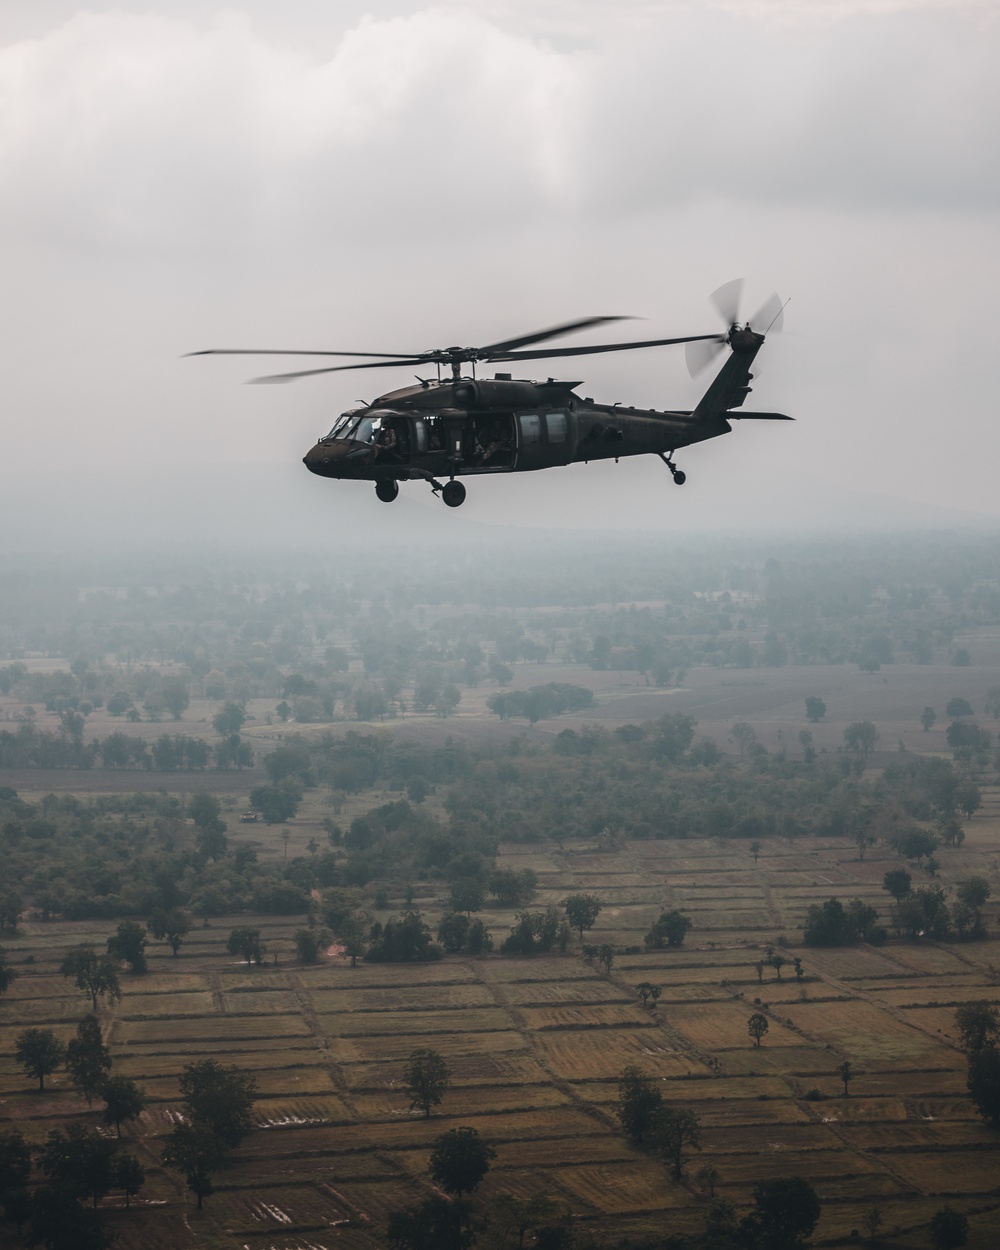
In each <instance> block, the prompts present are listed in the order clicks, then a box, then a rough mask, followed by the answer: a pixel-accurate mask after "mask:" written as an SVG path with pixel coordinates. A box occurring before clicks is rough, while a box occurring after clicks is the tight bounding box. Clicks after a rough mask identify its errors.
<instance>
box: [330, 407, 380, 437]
mask: <svg viewBox="0 0 1000 1250" xmlns="http://www.w3.org/2000/svg"><path fill="white" fill-rule="evenodd" d="M365 414H366V415H364V416H360V415H359V414H358V410H357V409H355V410H354V411H353V412H345V413H344V415H343V416H342V417H340V418H338V420H337V422H336V424H335V425H334V427H333V429H332V430H331V431H330V433H329V434H328V435H327V436H326V437H327V439H345V440H346V439H349V440H350V441H351V442H354V443H369V444H370V443H373V442H374V441H375V436H376V435H377V434H378V432H379V430H380V429H381V428H382V418H383V416H384V415H385V414H383V413H374V414H373V413H372V411H371V409H366V410H365Z"/></svg>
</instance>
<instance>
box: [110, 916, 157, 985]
mask: <svg viewBox="0 0 1000 1250" xmlns="http://www.w3.org/2000/svg"><path fill="white" fill-rule="evenodd" d="M108 954H109V955H110V956H111V958H112V959H117V960H119V961H121V962H123V963H127V964H128V966H129V967H130V968H131V969H132V971H133V972H135V973H137V974H139V975H141V974H143V973H145V972H147V971H148V967H149V965H148V964H147V963H146V930H145V929H144V928H143V926H142V925H141V924H136V922H135V921H134V920H123V921H122V922H121V924H120V925H119V926H118V928H117V930H116V931H115V932H114V933H113V934H112V935H111V937H109V938H108Z"/></svg>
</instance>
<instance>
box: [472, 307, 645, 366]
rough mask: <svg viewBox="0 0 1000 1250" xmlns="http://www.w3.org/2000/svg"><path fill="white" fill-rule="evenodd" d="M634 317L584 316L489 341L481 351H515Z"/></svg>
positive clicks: (483, 353) (484, 352)
mask: <svg viewBox="0 0 1000 1250" xmlns="http://www.w3.org/2000/svg"><path fill="white" fill-rule="evenodd" d="M633 320H634V318H633V317H628V316H626V317H584V318H583V320H582V321H567V322H565V323H564V324H563V325H559V326H552V327H551V329H548V330H539V331H537V333H535V334H523V335H522V336H521V337H520V338H517V339H504V340H503V342H502V343H488V344H487V345H486V346H485V347H480V348H479V351H480V353H481V354H482V355H483V356H485V355H486V354H487V353H493V352H507V351H513V350H514V348H516V347H527V346H529V344H531V343H542V342H544V341H545V339H554V338H556V337H557V335H560V334H573V333H574V332H575V331H577V330H586V329H587V328H588V327H589V326H599V325H604V324H605V322H608V321H633Z"/></svg>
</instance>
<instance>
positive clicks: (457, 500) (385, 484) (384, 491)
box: [375, 477, 465, 508]
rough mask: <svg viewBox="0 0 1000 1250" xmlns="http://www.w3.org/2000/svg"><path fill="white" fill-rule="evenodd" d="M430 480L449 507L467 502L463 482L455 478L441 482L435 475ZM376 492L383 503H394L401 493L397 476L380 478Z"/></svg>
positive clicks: (436, 492) (433, 487)
mask: <svg viewBox="0 0 1000 1250" xmlns="http://www.w3.org/2000/svg"><path fill="white" fill-rule="evenodd" d="M428 481H429V482H430V484H431V488H432V489H433V491H434V493H435V495H440V496H441V498H442V499H443V500H444V501H445V503H446V504H447V506H448V507H449V508H460V507H461V506H462V504H463V503H465V487H464V486H463V485H462V483H461V482H456V481H455V479H454V478H452V479H451V481H450V482H439V481H437V479H436V478H433V477H430V478H428ZM375 494H376V495H377V496H378V498H379V499H381V500H382V502H383V503H392V502H393V500H394V499H396V497H397V496H398V495H399V483H398V482H397V481H396V479H395V478H391V477H382V478H379V479H378V481H377V482H376V483H375Z"/></svg>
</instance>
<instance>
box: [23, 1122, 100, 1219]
mask: <svg viewBox="0 0 1000 1250" xmlns="http://www.w3.org/2000/svg"><path fill="white" fill-rule="evenodd" d="M117 1153H118V1145H117V1143H116V1142H113V1141H109V1140H108V1139H107V1138H106V1137H103V1136H102V1135H101V1134H100V1133H96V1132H94V1130H93V1129H87V1128H84V1127H83V1126H82V1125H80V1124H71V1125H70V1126H69V1127H68V1128H67V1129H66V1130H65V1131H64V1130H62V1129H53V1130H52V1132H50V1133H49V1136H48V1141H47V1142H46V1144H45V1147H44V1149H43V1150H42V1153H41V1158H40V1163H41V1166H42V1171H43V1172H44V1173H45V1175H46V1177H47V1178H48V1180H49V1182H50V1184H51V1185H52V1186H53V1188H54V1189H56V1190H57V1191H59V1190H61V1191H63V1193H65V1194H67V1195H68V1194H72V1195H73V1196H74V1197H83V1196H86V1197H88V1198H90V1200H91V1202H92V1204H93V1206H94V1207H95V1208H96V1207H97V1204H98V1202H99V1201H100V1200H101V1198H103V1197H104V1195H105V1194H107V1193H108V1192H109V1191H110V1190H111V1189H112V1187H113V1185H114V1161H115V1156H116V1154H117Z"/></svg>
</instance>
